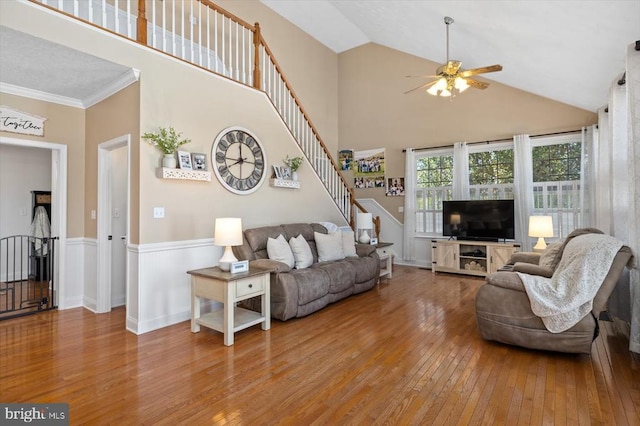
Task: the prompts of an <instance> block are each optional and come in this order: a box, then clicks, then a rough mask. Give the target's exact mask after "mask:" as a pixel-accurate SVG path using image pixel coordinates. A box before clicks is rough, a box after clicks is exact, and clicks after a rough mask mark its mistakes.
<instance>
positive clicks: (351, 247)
mask: <svg viewBox="0 0 640 426" xmlns="http://www.w3.org/2000/svg"><path fill="white" fill-rule="evenodd" d="M342 249H343V250H344V256H345V257H358V254H357V253H356V237H355V234H354V233H353V231H351V230H345V231H342Z"/></svg>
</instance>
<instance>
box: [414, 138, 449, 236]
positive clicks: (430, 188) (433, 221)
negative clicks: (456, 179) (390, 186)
mask: <svg viewBox="0 0 640 426" xmlns="http://www.w3.org/2000/svg"><path fill="white" fill-rule="evenodd" d="M416 168H417V171H416V181H417V182H416V232H417V233H418V234H429V235H441V234H442V201H444V200H451V199H452V198H453V152H452V150H450V149H449V150H441V151H432V152H430V153H429V154H426V155H421V156H419V157H418V158H416Z"/></svg>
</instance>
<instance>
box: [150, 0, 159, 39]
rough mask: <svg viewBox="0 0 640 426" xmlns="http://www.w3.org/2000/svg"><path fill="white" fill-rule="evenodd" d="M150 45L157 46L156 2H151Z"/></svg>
mask: <svg viewBox="0 0 640 426" xmlns="http://www.w3.org/2000/svg"><path fill="white" fill-rule="evenodd" d="M151 45H152V46H153V47H157V46H158V31H157V26H156V2H155V1H154V2H151Z"/></svg>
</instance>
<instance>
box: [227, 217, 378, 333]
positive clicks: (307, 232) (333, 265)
mask: <svg viewBox="0 0 640 426" xmlns="http://www.w3.org/2000/svg"><path fill="white" fill-rule="evenodd" d="M314 232H319V233H322V234H327V229H326V228H325V227H324V226H322V225H320V224H317V223H311V224H308V223H295V224H288V225H278V226H265V227H261V228H253V229H247V230H245V231H244V242H243V245H241V246H236V247H233V252H234V254H235V256H236V257H237V258H238V259H240V260H248V261H249V262H250V264H252V265H256V266H263V267H269V268H273V269H274V272H272V273H271V316H272V317H273V318H277V319H279V320H282V321H286V320H288V319H290V318H296V317H303V316H305V315H309V314H311V313H313V312H316V311H318V310H320V309H322V308H324V307H325V306H327V305H328V304H329V303H333V302H337V301H338V300H341V299H344V298H345V297H348V296H350V295H352V294H357V293H361V292H363V291H366V290H369V289H371V288H373V287H374V286H375V285H376V283H377V282H378V279H379V275H380V258H379V257H378V254H377V253H376V249H375V247H374V246H372V245H369V244H356V246H355V247H356V253H357V255H358V256H357V257H346V258H344V259H342V260H335V261H331V262H320V263H318V250H317V247H316V242H315V238H314ZM279 235H283V236H284V238H285V239H286V240H287V241H289V240H290V239H291V238H294V237H297V236H298V235H302V236H303V237H304V239H305V240H306V241H307V242H308V243H309V247H310V248H311V253H312V255H313V264H312V265H311V267H309V268H304V269H292V268H290V267H289V266H288V265H286V264H285V263H282V262H278V261H275V260H270V259H269V256H268V254H267V241H268V239H269V237H271V238H277V237H278V236H279ZM255 303H256V301H255V300H249V301H247V303H246V304H247V305H249V306H248V307H249V308H252V309H253V308H258V306H257V305H256V306H252V305H253V304H255Z"/></svg>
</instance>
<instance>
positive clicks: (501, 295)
mask: <svg viewBox="0 0 640 426" xmlns="http://www.w3.org/2000/svg"><path fill="white" fill-rule="evenodd" d="M586 233H602V231H600V230H597V229H594V228H583V229H577V230H575V231H574V232H572V233H571V234H570V235H569V236H568V237H567V239H566V240H565V242H564V243H563V245H562V246H561V248H560V250H559V253H558V255H557V256H558V258H560V257H561V256H562V252H563V250H564V247H565V246H566V244H567V242H568V241H569V240H571V239H572V238H574V237H576V236H578V235H583V234H586ZM539 257H540V254H538V253H515V254H514V256H512V259H510V261H509V264H510V265H511V266H512V270H511V271H499V272H495V273H493V274H491V275H489V276H488V277H487V278H486V281H487V282H486V284H485V285H483V286H482V287H481V288H480V289H479V290H478V293H477V295H476V320H477V324H478V329H479V330H480V334H481V335H482V337H483V338H484V339H486V340H493V341H497V342H502V343H507V344H510V345H516V346H521V347H525V348H530V349H540V350H549V351H557V352H569V353H585V354H590V353H591V345H592V343H593V341H594V339H595V338H596V337H597V336H598V318H599V316H600V313H601V312H602V311H605V310H606V305H607V301H608V300H609V296H610V295H611V292H612V291H613V289H614V287H615V286H616V283H617V282H618V279H619V278H620V276H621V274H622V272H623V271H624V268H625V266H626V265H627V264H628V263H629V261H630V260H631V258H632V257H633V255H632V252H631V249H630V248H629V247H627V246H623V247H622V248H621V249H620V250H619V251H618V253H617V254H616V255H615V257H614V260H613V264H612V265H611V268H610V269H609V272H608V273H607V275H606V277H605V279H604V281H603V283H602V285H601V286H600V288H599V290H598V292H597V294H596V296H595V298H594V300H593V309H592V311H591V313H590V314H589V315H587V316H586V317H584V318H583V319H582V320H580V321H579V322H578V323H577V324H576V325H574V326H573V327H571V328H570V329H568V330H566V331H563V332H561V333H551V332H550V331H548V330H547V329H546V327H545V325H544V323H543V322H542V319H541V318H539V317H538V316H536V315H535V314H534V313H533V311H532V310H531V302H530V300H529V297H528V296H527V293H526V291H525V288H524V285H523V283H522V281H521V280H520V277H519V276H518V274H517V273H516V272H523V273H527V274H537V275H541V276H546V277H550V276H551V275H552V273H555V271H553V270H551V271H550V270H548V269H545V268H543V267H541V266H538V265H537V263H538V260H539Z"/></svg>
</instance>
